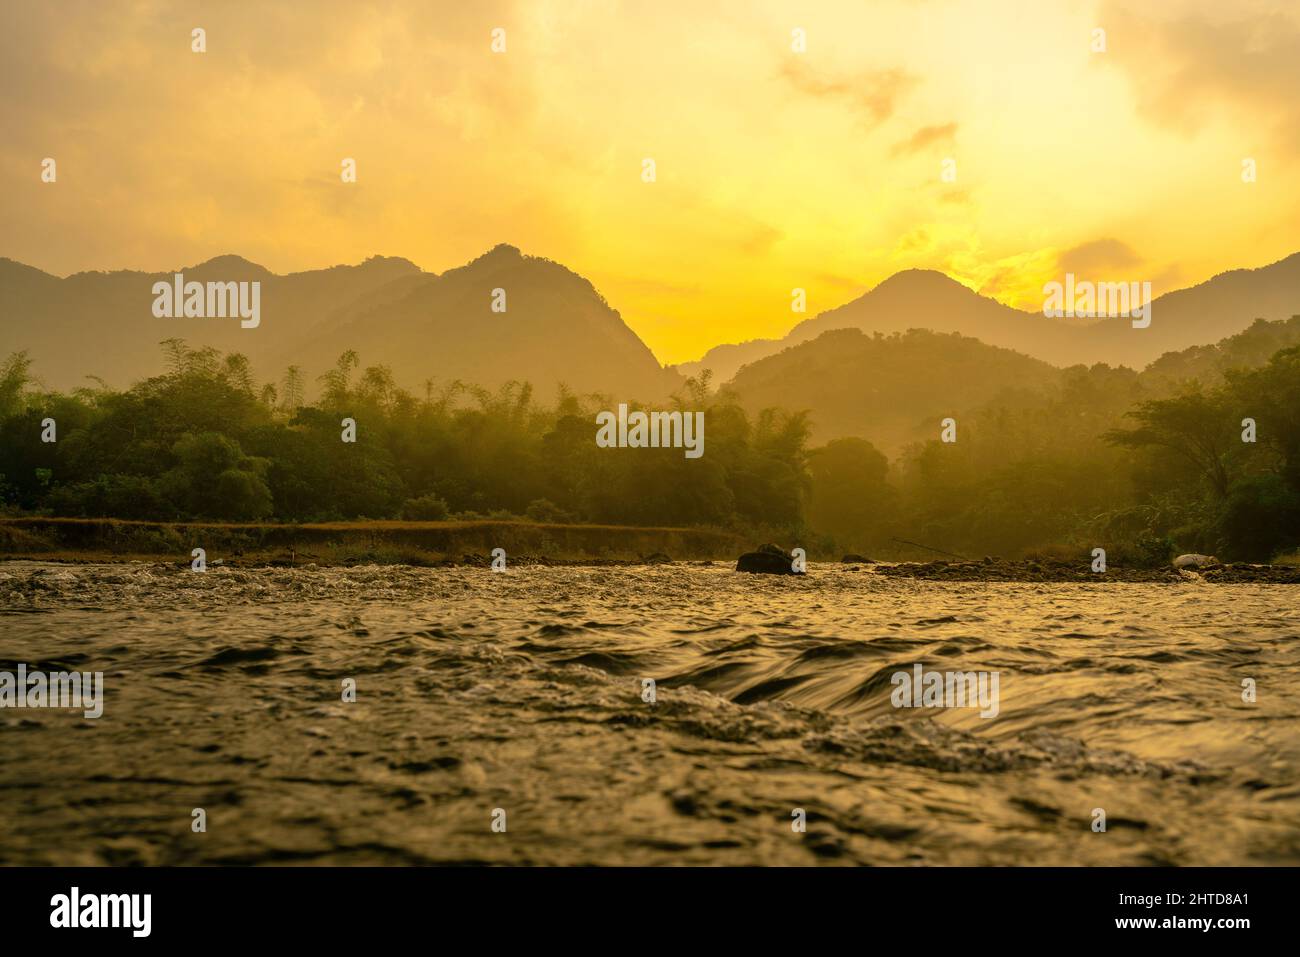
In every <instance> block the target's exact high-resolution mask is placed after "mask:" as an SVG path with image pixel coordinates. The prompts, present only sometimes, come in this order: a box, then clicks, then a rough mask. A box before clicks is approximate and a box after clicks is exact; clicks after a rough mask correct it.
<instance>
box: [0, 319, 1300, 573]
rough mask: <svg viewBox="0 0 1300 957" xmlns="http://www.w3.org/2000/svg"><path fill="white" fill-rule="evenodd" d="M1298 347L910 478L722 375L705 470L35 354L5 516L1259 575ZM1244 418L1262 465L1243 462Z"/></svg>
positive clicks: (324, 399) (14, 414) (442, 401)
mask: <svg viewBox="0 0 1300 957" xmlns="http://www.w3.org/2000/svg"><path fill="white" fill-rule="evenodd" d="M1296 328H1300V324H1297V321H1296V320H1292V321H1291V323H1271V324H1270V323H1261V324H1257V326H1256V327H1252V330H1249V331H1248V332H1247V333H1243V334H1242V335H1241V336H1238V337H1234V340H1235V341H1236V344H1235V345H1234V344H1233V343H1234V340H1227V341H1225V343H1224V344H1221V346H1220V347H1211V348H1210V350H1209V351H1206V350H1199V351H1196V354H1195V355H1193V354H1192V353H1193V351H1194V350H1188V352H1187V353H1185V354H1179V356H1182V358H1181V359H1179V358H1177V357H1170V358H1167V359H1166V360H1161V363H1157V364H1155V365H1154V366H1153V367H1152V368H1151V369H1150V370H1148V372H1146V373H1136V372H1133V371H1131V370H1128V369H1123V368H1119V369H1116V368H1110V367H1108V366H1104V365H1098V366H1093V367H1091V368H1086V367H1083V366H1076V367H1073V368H1070V369H1067V370H1064V371H1063V372H1062V373H1061V376H1060V379H1059V382H1056V383H1054V384H1051V385H1049V386H1046V387H1044V388H1041V389H1037V390H1024V389H1020V390H1017V389H1007V390H1004V391H1002V392H999V393H998V395H997V396H996V397H995V398H994V399H991V400H989V401H987V402H985V403H984V404H982V405H979V406H976V407H974V408H970V409H966V410H964V411H963V412H962V413H961V414H959V415H958V416H957V419H958V426H957V428H958V433H957V441H956V442H955V443H944V442H941V441H939V425H938V422H937V421H936V422H935V423H934V431H933V434H934V439H932V440H930V441H927V442H924V443H914V444H912V445H909V446H907V447H906V448H905V449H904V450H903V451H902V453H901V454H900V455H899V456H898V458H897V459H896V460H895V461H893V462H890V461H888V460H887V459H886V457H885V455H883V454H882V453H881V452H880V451H878V450H877V449H876V448H875V447H874V446H873V445H872V444H871V443H870V442H868V441H867V440H866V439H863V438H839V439H835V440H833V441H830V442H828V443H826V444H825V445H822V446H820V447H817V448H810V447H809V435H810V423H809V419H808V416H807V414H806V413H804V412H800V411H798V409H797V408H796V409H792V410H789V411H778V410H771V409H769V410H765V411H761V412H759V413H757V414H753V413H746V412H745V411H744V410H743V409H742V408H741V406H740V405H739V404H738V403H737V402H736V401H735V400H734V399H733V398H730V397H729V394H728V393H727V392H726V391H725V390H724V391H723V392H722V393H718V394H711V393H710V391H709V388H708V385H709V383H708V380H707V376H705V377H704V378H703V379H702V380H690V381H688V383H687V386H686V388H685V389H684V390H683V392H682V393H681V394H679V395H678V396H677V397H676V398H675V400H674V402H675V403H676V405H677V407H678V408H680V409H683V410H689V411H694V410H699V409H702V410H704V411H705V415H706V420H705V421H706V430H705V454H704V455H703V457H702V458H699V459H687V458H685V456H684V455H683V454H682V450H681V449H622V450H614V449H602V448H599V447H597V445H596V443H595V441H594V438H595V432H596V426H595V413H596V412H597V411H599V410H603V409H613V408H615V407H616V405H617V401H618V400H617V399H610V398H608V397H605V396H578V395H573V394H570V393H568V392H566V391H564V390H561V392H560V396H559V398H558V399H557V400H556V401H555V402H554V403H550V404H546V405H542V404H539V403H538V402H537V401H535V400H534V398H533V395H532V391H531V389H530V387H529V386H528V385H523V384H510V385H507V386H505V387H503V388H502V389H500V390H499V391H497V392H487V391H485V390H482V389H478V388H475V387H473V386H467V385H464V384H461V383H458V382H457V383H452V384H450V385H448V386H446V387H444V388H441V389H434V388H433V387H432V386H431V385H427V386H426V387H425V389H424V391H423V394H422V395H419V396H416V395H412V394H411V393H409V392H408V391H406V390H404V389H402V388H400V387H399V386H398V385H397V384H396V383H395V382H394V381H393V377H392V375H391V373H390V372H389V371H388V370H387V369H386V368H384V367H382V366H377V367H370V368H366V369H364V370H362V369H360V368H359V362H358V359H357V356H356V355H355V354H354V353H351V352H349V353H346V354H345V355H344V356H342V357H341V358H340V360H339V362H338V364H337V366H336V367H335V368H334V369H332V370H330V371H329V372H328V373H326V374H325V375H324V376H322V377H320V379H319V390H318V391H319V398H318V399H316V400H315V401H313V402H310V403H308V402H306V401H305V400H304V395H305V394H306V392H307V383H306V381H305V379H304V376H303V375H302V373H301V371H300V370H298V369H297V368H291V369H289V370H288V372H286V374H285V375H284V377H283V378H282V379H281V380H280V382H279V383H277V384H274V385H272V384H266V385H261V386H259V385H258V384H257V383H256V382H255V381H254V378H253V375H252V373H251V370H250V367H249V364H248V362H247V360H246V359H244V358H243V357H242V356H240V355H238V354H230V355H224V356H223V355H221V354H219V353H217V352H216V351H215V350H212V349H200V350H191V349H189V348H187V347H186V346H185V345H184V344H183V343H182V342H180V341H178V340H168V341H167V342H166V343H164V347H165V351H166V354H167V357H168V360H169V365H170V369H169V371H168V372H167V374H165V375H161V376H157V377H154V378H151V379H147V380H145V381H143V382H140V383H138V384H137V385H135V386H133V387H132V388H130V389H128V390H126V391H114V390H111V389H109V388H106V387H104V386H103V385H102V384H98V385H96V386H95V387H91V388H85V389H81V390H77V391H75V392H73V393H71V394H67V393H55V392H48V391H44V390H41V389H39V388H36V387H35V385H34V383H33V380H32V379H31V375H30V373H31V370H30V368H29V363H28V361H27V359H26V356H25V355H23V354H21V353H20V354H17V355H14V356H11V357H10V358H9V359H8V360H7V361H6V362H5V363H4V364H3V365H2V366H0V502H2V503H3V507H4V508H5V509H6V510H7V511H10V512H21V513H34V514H53V515H65V516H112V517H116V518H140V519H151V520H189V519H207V520H218V521H242V520H263V521H284V522H301V521H313V520H338V519H357V518H370V519H378V518H406V519H413V520H437V519H443V518H449V517H461V518H465V517H470V518H472V517H479V516H484V517H498V518H500V517H515V516H517V517H524V518H529V519H532V520H535V521H554V522H600V523H613V524H638V525H709V526H717V527H726V528H732V529H737V530H741V531H744V532H746V533H747V534H752V535H754V536H760V535H761V536H763V537H769V536H771V537H777V536H780V537H783V538H784V539H785V540H786V541H790V542H799V543H806V544H807V545H808V546H810V551H813V552H814V554H816V553H821V554H826V553H827V552H831V551H833V550H858V551H867V552H874V553H876V554H877V555H880V556H891V555H901V554H907V548H908V546H903V545H901V544H900V543H899V542H898V541H897V540H898V539H907V540H909V541H913V542H921V543H925V544H928V545H930V546H932V547H934V548H938V549H944V550H947V551H951V552H954V553H959V554H963V555H968V556H979V555H984V554H1002V555H1016V554H1021V553H1023V552H1025V551H1029V550H1033V549H1037V548H1043V547H1048V546H1066V547H1070V548H1072V549H1090V548H1092V547H1093V546H1096V545H1101V546H1104V547H1106V548H1107V549H1108V550H1117V551H1116V553H1122V554H1127V555H1134V556H1141V557H1145V558H1147V559H1149V560H1152V561H1158V560H1163V559H1164V558H1166V557H1167V556H1168V555H1169V554H1170V553H1171V552H1172V551H1173V550H1175V549H1178V550H1199V551H1211V552H1217V553H1218V554H1220V556H1221V557H1224V558H1247V559H1267V558H1269V557H1270V556H1273V555H1276V554H1279V553H1282V552H1286V551H1289V550H1293V549H1295V548H1296V547H1297V545H1300V347H1297V346H1294V345H1291V346H1290V347H1287V348H1281V349H1280V351H1276V352H1275V353H1272V354H1271V357H1269V358H1267V361H1265V357H1264V355H1261V354H1259V350H1260V345H1259V343H1260V341H1261V340H1263V341H1266V342H1267V343H1268V344H1269V345H1270V346H1275V345H1286V342H1287V341H1291V342H1294V338H1290V339H1289V340H1288V338H1287V337H1286V336H1283V337H1282V338H1281V339H1279V336H1280V335H1281V333H1280V332H1279V329H1282V330H1283V332H1287V333H1289V332H1291V331H1295V330H1296ZM1225 357H1226V359H1225ZM1238 359H1240V364H1239V365H1234V364H1232V363H1231V362H1227V360H1234V361H1235V360H1238ZM1225 363H1226V364H1225ZM1261 363H1262V364H1261ZM932 386H933V388H934V389H939V388H941V387H942V383H941V382H934V383H932ZM792 404H794V403H792ZM345 418H351V419H354V420H355V422H356V441H355V443H347V442H343V441H342V440H341V435H342V420H343V419H345ZM1245 418H1251V419H1254V421H1255V423H1256V429H1257V435H1258V440H1257V441H1256V442H1253V443H1251V442H1244V441H1242V432H1243V425H1242V420H1243V419H1245ZM46 419H53V420H54V423H55V424H54V427H55V429H56V430H57V441H55V442H43V441H42V432H43V431H47V428H46V426H44V425H43V422H44V420H46Z"/></svg>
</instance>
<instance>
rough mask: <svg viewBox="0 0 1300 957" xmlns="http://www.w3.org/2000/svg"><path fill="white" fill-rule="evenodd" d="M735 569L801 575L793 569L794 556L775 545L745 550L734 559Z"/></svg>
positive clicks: (768, 573)
mask: <svg viewBox="0 0 1300 957" xmlns="http://www.w3.org/2000/svg"><path fill="white" fill-rule="evenodd" d="M736 571H738V572H751V573H753V574H756V575H802V574H803V572H797V571H795V570H794V556H793V555H788V554H786V553H785V552H783V551H781V549H779V548H777V547H776V546H775V545H770V544H769V545H760V546H758V548H757V550H755V551H752V552H746V553H745V554H743V555H741V556H740V558H738V559H737V560H736Z"/></svg>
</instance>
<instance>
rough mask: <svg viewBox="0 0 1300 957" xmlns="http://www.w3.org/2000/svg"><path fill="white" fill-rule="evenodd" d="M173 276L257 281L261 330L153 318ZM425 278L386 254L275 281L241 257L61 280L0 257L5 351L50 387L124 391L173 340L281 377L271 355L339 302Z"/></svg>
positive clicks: (230, 322) (159, 365)
mask: <svg viewBox="0 0 1300 957" xmlns="http://www.w3.org/2000/svg"><path fill="white" fill-rule="evenodd" d="M176 272H180V273H183V274H184V276H185V280H186V281H187V282H188V281H191V280H193V281H195V282H202V283H206V282H209V281H221V282H242V281H249V282H251V281H254V280H256V281H260V282H261V284H262V287H261V288H262V293H261V317H262V321H261V325H260V326H259V327H258V328H256V329H241V328H240V324H239V321H238V320H237V319H197V318H190V319H184V318H180V319H160V318H157V317H155V316H154V314H153V301H154V296H153V292H152V289H153V284H154V283H155V282H159V281H162V282H168V283H170V282H171V281H172V276H173V274H174V273H176ZM418 275H422V273H420V270H419V269H418V267H416V266H415V265H414V264H413V263H411V262H408V261H407V260H405V259H392V258H385V257H374V258H372V259H368V260H366V261H365V262H363V263H361V264H360V265H357V266H334V267H332V268H330V269H317V270H312V271H310V272H298V273H290V274H288V275H285V276H277V275H275V274H273V273H271V272H269V271H268V270H266V269H265V268H263V267H262V266H259V265H257V264H256V263H251V262H249V261H248V260H246V259H243V258H241V257H239V256H218V257H216V258H215V259H209V260H208V261H206V262H203V263H200V264H198V265H196V266H184V267H178V268H177V269H174V270H170V271H168V272H161V273H145V272H137V271H130V270H122V271H118V272H108V273H106V272H82V273H76V274H75V275H72V276H68V277H67V278H66V279H60V278H58V277H56V276H51V275H49V274H48V273H44V272H41V271H40V270H39V269H33V268H32V267H30V266H24V265H23V264H21V263H17V262H14V261H13V260H10V259H0V355H7V354H9V353H11V352H17V351H20V350H26V351H27V352H28V353H29V355H30V356H31V358H32V361H33V368H32V371H33V373H34V374H35V375H36V376H37V377H38V378H39V379H40V380H41V381H42V382H43V383H44V384H45V386H46V387H47V388H53V389H70V388H76V387H78V386H82V385H86V384H87V382H86V376H87V375H97V376H100V377H101V378H103V379H104V380H105V381H106V382H108V383H109V384H111V385H115V386H120V387H125V386H127V385H130V384H131V383H132V382H134V381H136V380H138V379H143V378H146V377H148V376H152V375H157V374H158V373H159V372H161V371H163V368H164V365H163V356H162V351H161V350H160V349H159V347H158V343H159V342H160V341H161V340H163V339H167V338H172V337H176V338H180V339H184V340H185V341H186V342H187V343H188V344H190V345H191V346H193V347H195V348H198V347H201V346H213V347H215V348H217V349H220V350H222V351H223V352H226V351H237V352H242V353H244V354H245V355H247V356H248V357H249V359H250V360H252V362H253V365H254V369H255V370H256V372H257V374H258V375H259V376H260V377H262V378H263V379H275V378H278V377H279V375H280V373H281V372H282V371H283V369H281V368H277V367H275V366H272V365H271V364H270V363H269V362H268V359H269V357H271V356H272V355H274V354H276V353H278V352H279V351H280V350H281V349H282V348H284V347H286V346H287V345H288V344H289V343H291V342H293V341H295V340H297V339H301V338H302V337H304V335H305V334H306V333H307V331H308V330H309V329H310V328H312V327H313V326H314V325H316V324H317V323H319V322H320V321H321V319H322V317H324V316H327V315H328V314H329V313H330V312H331V311H333V310H334V309H336V308H337V307H338V305H339V304H340V303H342V302H349V301H353V300H356V299H360V298H364V297H366V296H369V295H373V294H375V293H377V292H378V291H379V290H381V289H384V288H385V287H387V286H388V285H389V284H391V283H393V282H400V281H401V280H402V279H403V278H410V277H411V276H418ZM305 371H308V372H311V373H312V374H314V373H315V372H318V371H323V370H305Z"/></svg>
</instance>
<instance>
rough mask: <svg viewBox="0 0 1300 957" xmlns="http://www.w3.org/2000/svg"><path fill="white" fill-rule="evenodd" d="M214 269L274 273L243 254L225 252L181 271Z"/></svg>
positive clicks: (264, 274)
mask: <svg viewBox="0 0 1300 957" xmlns="http://www.w3.org/2000/svg"><path fill="white" fill-rule="evenodd" d="M212 270H221V271H225V272H240V273H245V272H255V273H258V274H259V275H262V276H270V275H272V273H271V270H269V269H267V268H266V267H265V266H259V265H258V264H257V263H255V262H250V261H249V260H247V259H245V258H244V257H243V256H237V255H235V254H234V253H223V254H222V255H220V256H213V257H212V258H211V259H208V260H205V261H204V262H201V263H196V264H194V265H193V266H186V267H185V268H184V269H182V270H180V271H181V272H200V271H202V272H207V271H212Z"/></svg>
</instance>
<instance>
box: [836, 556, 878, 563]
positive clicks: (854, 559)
mask: <svg viewBox="0 0 1300 957" xmlns="http://www.w3.org/2000/svg"><path fill="white" fill-rule="evenodd" d="M840 563H841V564H844V565H874V564H875V563H876V560H875V559H874V558H868V557H867V556H866V555H855V554H853V553H849V554H848V555H845V556H844V557H843V558H841V559H840Z"/></svg>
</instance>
